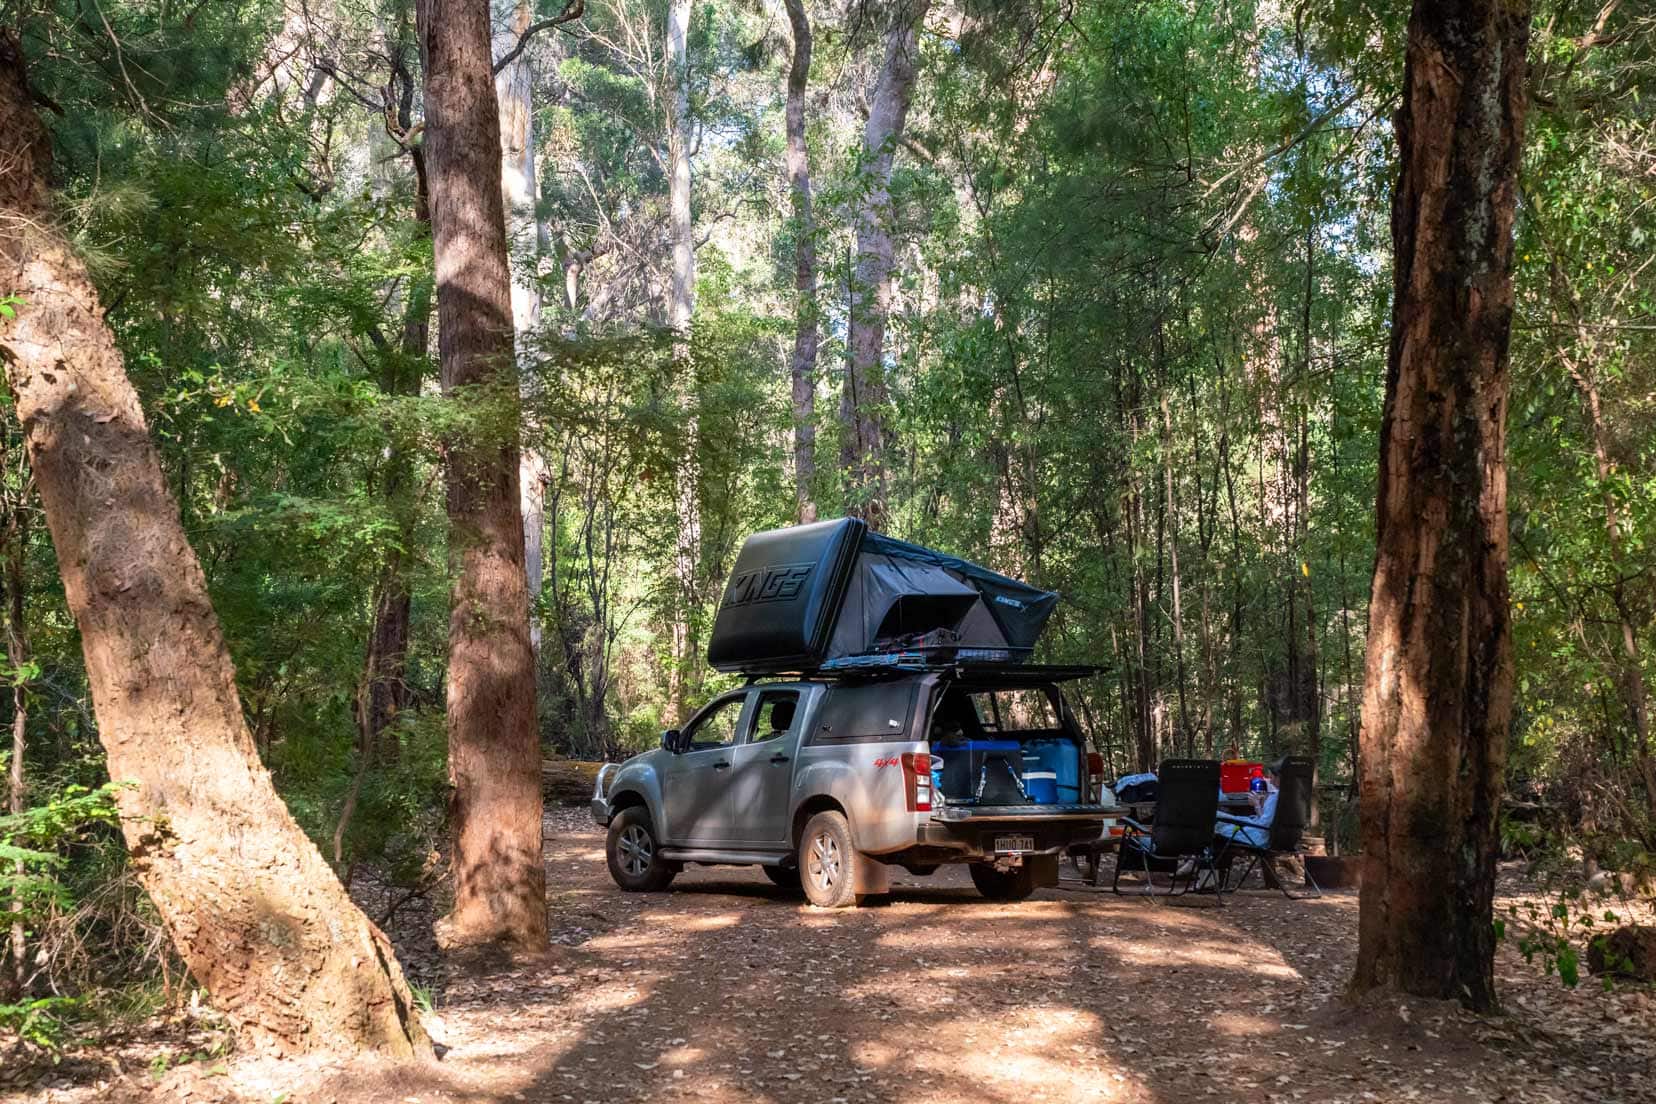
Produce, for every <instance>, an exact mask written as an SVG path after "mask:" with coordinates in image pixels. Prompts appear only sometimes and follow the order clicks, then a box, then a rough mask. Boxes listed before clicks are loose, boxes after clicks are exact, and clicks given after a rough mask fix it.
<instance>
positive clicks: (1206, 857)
mask: <svg viewBox="0 0 1656 1104" xmlns="http://www.w3.org/2000/svg"><path fill="white" fill-rule="evenodd" d="M1157 781H1158V783H1159V787H1158V794H1157V798H1156V822H1155V823H1154V824H1152V825H1148V826H1146V825H1143V824H1140V823H1139V822H1138V821H1136V820H1133V819H1132V818H1131V817H1123V818H1122V821H1121V823H1122V829H1123V830H1122V835H1121V848H1120V850H1118V851H1117V852H1116V867H1115V878H1114V879H1113V880H1112V881H1111V882H1110V890H1111V892H1113V893H1120V892H1121V873H1122V871H1123V869H1126V870H1129V871H1133V872H1134V873H1142V875H1143V877H1144V892H1145V893H1146V894H1156V883H1155V879H1154V878H1153V877H1152V875H1151V870H1152V868H1159V869H1161V870H1164V871H1166V870H1171V872H1172V877H1171V878H1170V879H1169V881H1168V886H1167V890H1166V891H1165V892H1164V893H1162V894H1159V896H1167V897H1178V896H1182V895H1183V894H1186V893H1189V892H1190V891H1191V890H1192V889H1194V888H1196V885H1197V879H1198V877H1199V876H1200V875H1201V874H1202V873H1203V872H1206V873H1208V874H1209V875H1210V876H1212V875H1213V873H1214V867H1213V825H1214V819H1215V818H1216V817H1217V815H1218V813H1219V761H1218V760H1217V759H1164V760H1163V761H1162V765H1161V770H1159V771H1158V772H1157ZM1186 860H1188V866H1185V861H1186ZM1135 867H1137V868H1139V869H1137V870H1135V869H1134V868H1135ZM1181 867H1185V868H1184V870H1183V872H1182V873H1181ZM1212 881H1213V884H1214V887H1215V893H1214V900H1215V901H1216V902H1217V903H1218V904H1219V905H1221V906H1223V905H1224V903H1225V902H1224V898H1223V892H1222V891H1223V889H1224V887H1223V886H1222V885H1220V884H1219V879H1218V878H1217V877H1216V876H1213V877H1212Z"/></svg>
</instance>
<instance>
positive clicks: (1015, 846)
mask: <svg viewBox="0 0 1656 1104" xmlns="http://www.w3.org/2000/svg"><path fill="white" fill-rule="evenodd" d="M1033 850H1035V837H1034V836H996V837H995V854H997V855H1020V854H1022V853H1024V852H1025V851H1033Z"/></svg>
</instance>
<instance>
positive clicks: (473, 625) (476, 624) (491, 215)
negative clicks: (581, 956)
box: [418, 0, 546, 951]
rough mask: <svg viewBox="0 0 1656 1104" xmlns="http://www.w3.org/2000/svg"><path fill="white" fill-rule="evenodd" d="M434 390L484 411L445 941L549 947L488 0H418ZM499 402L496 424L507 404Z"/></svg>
mask: <svg viewBox="0 0 1656 1104" xmlns="http://www.w3.org/2000/svg"><path fill="white" fill-rule="evenodd" d="M418 16H419V23H420V28H419V31H420V43H421V53H422V55H423V57H424V59H425V92H426V95H425V108H426V140H425V155H426V169H427V172H428V175H429V177H430V188H431V230H432V253H433V256H434V257H435V259H436V269H437V323H438V327H437V332H438V355H439V357H440V359H441V363H442V379H443V393H444V394H445V395H447V396H449V397H450V401H451V402H454V403H456V404H458V405H460V406H461V407H462V408H463V409H469V410H470V411H472V412H476V413H482V411H483V410H484V408H485V407H493V409H492V410H491V411H490V414H491V416H490V417H489V418H488V419H487V421H488V424H489V429H488V430H487V431H485V430H483V429H481V428H475V427H471V426H468V427H466V428H465V429H463V430H461V431H460V432H457V433H455V434H454V435H453V436H452V437H451V438H450V439H449V441H448V442H447V446H446V452H447V456H446V461H447V462H446V475H447V481H448V517H449V560H450V569H451V571H452V573H453V576H454V591H453V595H452V600H451V614H450V621H449V654H448V735H449V784H450V786H451V787H452V790H451V795H450V803H449V816H450V825H451V828H452V830H453V832H454V853H453V858H452V871H453V877H454V910H453V912H451V913H450V914H449V915H448V916H447V917H446V918H445V920H444V924H443V932H442V935H443V938H444V940H445V941H446V942H448V943H450V944H470V943H490V942H500V943H504V944H508V945H511V946H513V947H515V948H518V949H523V950H529V951H540V950H543V949H544V948H545V946H546V875H545V871H544V869H543V867H542V866H541V790H540V741H539V740H538V739H537V736H536V731H535V658H534V652H533V650H532V649H531V647H530V644H529V596H528V590H527V587H526V585H525V577H524V571H523V515H522V513H521V512H520V499H519V490H518V418H517V415H518V409H517V395H518V392H517V387H516V383H515V380H514V379H513V376H514V373H513V359H512V353H513V346H512V290H511V285H512V281H511V273H510V270H509V266H508V263H507V257H506V221H505V211H504V208H503V204H502V200H501V185H500V127H499V118H498V114H497V110H496V103H495V90H494V80H493V76H492V73H491V64H490V60H489V7H488V3H487V0H421V3H420V5H419V10H418ZM503 406H504V407H505V408H506V417H505V419H504V421H505V425H504V426H502V425H501V421H502V419H501V418H500V414H501V413H502V411H501V409H500V408H501V407H503Z"/></svg>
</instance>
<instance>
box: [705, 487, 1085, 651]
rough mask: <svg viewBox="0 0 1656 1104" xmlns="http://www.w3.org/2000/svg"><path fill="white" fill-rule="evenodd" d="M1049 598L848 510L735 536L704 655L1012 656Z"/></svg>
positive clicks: (1023, 647) (1031, 641)
mask: <svg viewBox="0 0 1656 1104" xmlns="http://www.w3.org/2000/svg"><path fill="white" fill-rule="evenodd" d="M1057 601H1058V596H1057V595H1056V594H1054V593H1052V592H1051V591H1045V590H1040V589H1038V588H1036V587H1032V586H1029V585H1028V584H1026V583H1021V582H1019V581H1018V580H1016V579H1009V578H1007V577H1006V576H1004V575H999V574H997V573H995V572H993V571H989V570H986V569H985V568H982V567H979V566H978V565H977V564H974V563H971V562H969V561H967V560H962V559H958V558H956V557H953V556H947V555H944V554H943V553H941V552H936V551H933V550H932V549H929V548H922V547H921V546H919V545H916V544H908V543H906V542H904V541H899V540H893V539H892V538H890V537H886V536H882V535H880V534H878V533H871V532H869V531H868V529H867V527H866V526H865V525H864V524H863V523H862V522H861V521H858V520H856V519H855V518H844V519H841V520H839V521H828V522H818V523H817V524H814V525H799V526H794V527H793V528H789V529H775V530H771V531H770V532H765V533H755V534H753V535H752V536H750V537H749V538H748V539H747V540H746V541H745V542H744V543H743V545H742V550H741V552H740V553H739V554H738V555H737V558H736V566H735V569H734V570H733V571H732V572H731V576H730V581H729V583H728V584H727V585H726V587H725V593H724V599H723V601H721V602H720V604H719V612H718V615H717V617H716V618H715V620H714V622H713V634H712V637H711V639H710V640H709V641H708V649H707V658H708V662H709V663H711V664H712V665H713V666H714V667H716V668H718V669H719V670H721V671H745V672H748V673H750V674H759V673H765V672H772V671H775V672H781V671H804V670H815V669H818V668H822V667H825V666H826V667H833V666H835V665H837V664H844V663H847V662H850V661H854V660H856V659H857V658H858V657H868V656H884V655H893V654H896V653H905V654H912V653H914V652H916V651H919V652H925V653H927V654H931V655H936V654H938V653H940V652H946V653H947V654H949V655H950V656H959V657H961V658H966V657H967V656H968V654H969V653H976V655H975V656H974V658H984V659H990V660H994V661H1001V662H1005V661H1021V660H1023V659H1026V658H1027V657H1028V655H1029V653H1030V650H1031V649H1032V648H1033V647H1034V646H1035V641H1036V639H1037V638H1038V637H1039V636H1040V633H1041V629H1042V628H1043V627H1045V625H1046V621H1047V618H1048V617H1049V616H1051V613H1052V610H1053V607H1054V606H1055V605H1056V604H1057Z"/></svg>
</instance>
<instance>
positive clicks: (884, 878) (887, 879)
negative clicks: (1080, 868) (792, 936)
mask: <svg viewBox="0 0 1656 1104" xmlns="http://www.w3.org/2000/svg"><path fill="white" fill-rule="evenodd" d="M1057 869H1058V868H1057V867H1056V866H1054V867H1053V878H1054V880H1056V879H1057ZM851 892H852V893H853V894H855V895H856V897H857V900H859V901H860V900H862V899H863V898H864V897H878V896H880V895H882V894H886V893H890V892H891V868H890V867H888V866H886V864H885V863H883V862H880V861H878V860H877V859H871V858H869V857H868V856H867V855H864V854H863V853H862V852H861V851H858V852H856V860H855V862H854V863H853V864H852V868H851Z"/></svg>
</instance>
